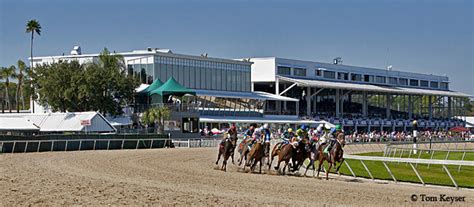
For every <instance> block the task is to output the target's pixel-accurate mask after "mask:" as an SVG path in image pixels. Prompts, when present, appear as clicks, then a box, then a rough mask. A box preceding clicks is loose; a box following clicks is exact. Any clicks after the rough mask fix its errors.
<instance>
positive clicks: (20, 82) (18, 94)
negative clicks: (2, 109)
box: [15, 60, 26, 113]
mask: <svg viewBox="0 0 474 207" xmlns="http://www.w3.org/2000/svg"><path fill="white" fill-rule="evenodd" d="M17 66H18V74H16V79H17V80H18V83H17V85H16V94H15V100H16V112H17V113H20V99H21V105H22V109H25V97H24V96H23V79H24V78H25V74H24V72H25V70H26V64H25V62H23V61H22V60H18V62H17Z"/></svg>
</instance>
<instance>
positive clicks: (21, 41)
mask: <svg viewBox="0 0 474 207" xmlns="http://www.w3.org/2000/svg"><path fill="white" fill-rule="evenodd" d="M224 2H225V3H224ZM472 2H473V1H471V0H464V1H462V0H444V1H443V0H434V1H427V0H426V1H409V0H403V1H402V0H392V1H380V0H365V1H349V0H347V1H337V0H336V1H273V2H271V3H270V2H267V1H205V0H203V1H142V0H139V1H132V0H130V1H118V0H116V1H100V2H99V1H91V0H86V1H77V0H72V1H71V0H67V1H56V0H42V1H40V0H36V1H25V0H2V1H1V2H0V65H1V66H7V65H11V64H14V63H15V62H16V60H18V59H22V60H27V57H28V55H29V35H28V34H25V31H24V30H25V23H26V22H27V20H29V19H37V20H39V21H40V23H41V25H42V27H43V32H42V35H41V36H40V37H37V38H36V39H35V48H34V51H35V55H60V54H62V53H68V52H69V51H70V49H71V48H72V46H73V45H81V47H82V50H83V53H96V52H99V51H100V50H101V49H102V48H104V47H107V48H109V49H110V50H112V51H113V50H116V51H130V50H132V49H144V48H146V47H159V48H170V49H172V50H173V51H175V52H177V53H184V54H196V55H199V54H201V53H203V52H207V53H209V55H210V56H214V57H223V58H240V57H251V56H279V57H285V58H296V59H303V60H314V61H323V62H331V60H332V58H334V57H335V56H342V57H343V60H344V64H348V65H358V66H370V67H377V68H386V66H387V62H388V63H389V64H391V65H393V68H394V69H395V70H402V71H413V72H422V73H431V74H437V75H444V74H446V75H448V76H449V78H450V80H451V82H452V83H451V89H453V90H459V91H462V92H466V93H470V94H474V67H473V56H474V55H473V48H474V43H473V35H474V34H473V30H474V29H473V28H474V26H473V6H474V5H473V3H472ZM387 50H388V52H387ZM387 53H388V54H387Z"/></svg>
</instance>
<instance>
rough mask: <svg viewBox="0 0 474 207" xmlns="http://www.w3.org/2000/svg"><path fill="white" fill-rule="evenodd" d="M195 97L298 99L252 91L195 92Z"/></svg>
mask: <svg viewBox="0 0 474 207" xmlns="http://www.w3.org/2000/svg"><path fill="white" fill-rule="evenodd" d="M195 92H196V95H197V96H211V97H222V98H247V99H259V100H272V101H298V99H295V98H290V97H286V96H279V95H275V94H271V93H266V92H261V91H254V92H237V91H213V90H195Z"/></svg>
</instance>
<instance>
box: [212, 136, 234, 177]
mask: <svg viewBox="0 0 474 207" xmlns="http://www.w3.org/2000/svg"><path fill="white" fill-rule="evenodd" d="M234 149H235V148H234V145H233V144H232V141H231V140H230V139H226V140H225V142H224V144H223V145H219V154H218V155H217V161H216V165H218V164H219V160H220V159H221V155H224V160H223V161H222V167H221V170H223V171H226V169H227V160H228V159H229V157H230V156H231V155H232V154H233V151H234ZM233 161H234V160H233V159H232V162H233Z"/></svg>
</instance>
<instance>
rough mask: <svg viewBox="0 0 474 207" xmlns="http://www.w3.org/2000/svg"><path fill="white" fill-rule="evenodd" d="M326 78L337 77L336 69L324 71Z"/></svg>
mask: <svg viewBox="0 0 474 207" xmlns="http://www.w3.org/2000/svg"><path fill="white" fill-rule="evenodd" d="M323 75H324V78H329V79H336V72H334V71H327V70H326V71H324V73H323Z"/></svg>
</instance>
